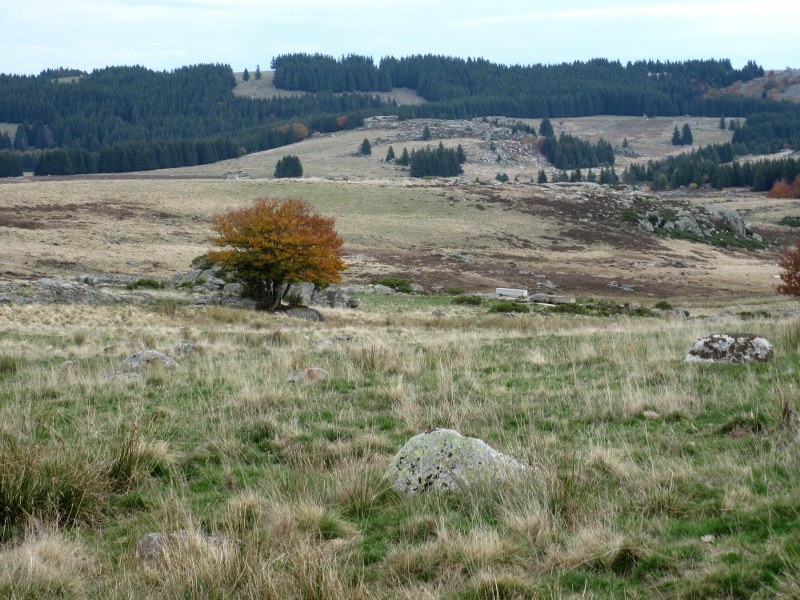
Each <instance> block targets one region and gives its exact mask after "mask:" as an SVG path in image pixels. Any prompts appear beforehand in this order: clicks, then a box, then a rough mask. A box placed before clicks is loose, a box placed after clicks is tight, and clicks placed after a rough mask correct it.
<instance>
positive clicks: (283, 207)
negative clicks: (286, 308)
mask: <svg viewBox="0 0 800 600" xmlns="http://www.w3.org/2000/svg"><path fill="white" fill-rule="evenodd" d="M335 223H336V220H335V219H334V218H333V217H322V216H319V215H315V214H313V213H312V212H311V207H310V206H309V205H308V204H307V203H306V202H305V201H303V200H300V199H297V198H292V199H289V200H276V199H268V198H259V199H258V200H256V201H255V202H254V203H253V205H252V206H250V207H248V208H239V209H232V210H229V211H227V212H226V213H224V214H221V215H217V216H216V217H214V219H213V220H212V222H211V230H212V231H214V232H215V234H216V235H212V236H210V237H209V241H210V242H211V243H212V244H214V245H215V246H219V247H220V248H221V249H220V250H211V251H210V252H209V253H208V256H209V258H210V259H211V260H212V261H214V262H219V263H222V264H223V265H225V266H226V267H228V268H229V269H233V270H234V271H236V277H237V279H238V280H240V281H241V282H242V283H243V284H244V288H245V294H246V295H248V296H250V297H252V298H254V299H255V300H256V306H257V308H259V309H262V310H264V309H266V310H272V311H274V310H277V309H278V308H280V305H281V300H282V299H283V296H284V294H285V293H286V290H287V289H288V288H289V285H290V284H292V283H297V282H300V281H310V282H313V283H314V284H315V285H324V284H328V283H336V282H338V281H339V280H340V279H341V271H343V270H344V269H345V268H346V267H345V265H344V262H342V256H341V251H342V243H343V242H342V238H340V237H339V235H338V234H337V233H336V230H335V229H334V225H335Z"/></svg>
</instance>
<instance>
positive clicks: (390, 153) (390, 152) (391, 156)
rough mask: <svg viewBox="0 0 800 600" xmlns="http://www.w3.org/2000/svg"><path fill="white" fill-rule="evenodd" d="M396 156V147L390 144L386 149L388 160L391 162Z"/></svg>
mask: <svg viewBox="0 0 800 600" xmlns="http://www.w3.org/2000/svg"><path fill="white" fill-rule="evenodd" d="M394 158H395V156H394V148H392V147H391V146H389V149H388V150H387V151H386V162H391V161H393V160H394Z"/></svg>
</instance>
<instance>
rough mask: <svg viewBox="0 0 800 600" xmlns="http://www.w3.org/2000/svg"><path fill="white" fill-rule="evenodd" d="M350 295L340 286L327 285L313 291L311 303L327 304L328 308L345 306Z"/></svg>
mask: <svg viewBox="0 0 800 600" xmlns="http://www.w3.org/2000/svg"><path fill="white" fill-rule="evenodd" d="M349 301H350V296H349V295H348V294H347V292H345V291H344V290H343V289H342V288H340V287H339V286H336V285H329V286H328V287H327V288H325V289H324V290H318V291H316V292H314V295H313V296H312V298H311V304H316V305H319V306H327V307H329V308H347V305H348V302H349Z"/></svg>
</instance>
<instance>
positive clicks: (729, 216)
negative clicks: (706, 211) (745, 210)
mask: <svg viewBox="0 0 800 600" xmlns="http://www.w3.org/2000/svg"><path fill="white" fill-rule="evenodd" d="M717 213H718V214H719V216H720V218H721V219H722V222H723V223H725V225H727V226H728V227H729V228H730V229H731V231H733V233H735V234H736V235H737V236H739V237H745V236H746V235H747V224H746V223H745V222H744V217H742V215H740V214H739V213H738V212H736V211H735V210H733V209H730V208H718V209H717Z"/></svg>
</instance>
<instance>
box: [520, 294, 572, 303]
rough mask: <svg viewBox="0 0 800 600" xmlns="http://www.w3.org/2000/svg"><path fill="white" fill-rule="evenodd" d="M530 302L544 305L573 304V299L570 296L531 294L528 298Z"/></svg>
mask: <svg viewBox="0 0 800 600" xmlns="http://www.w3.org/2000/svg"><path fill="white" fill-rule="evenodd" d="M528 300H529V301H530V302H540V303H544V304H575V298H573V297H571V296H558V295H555V294H531V295H530V296H528Z"/></svg>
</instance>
